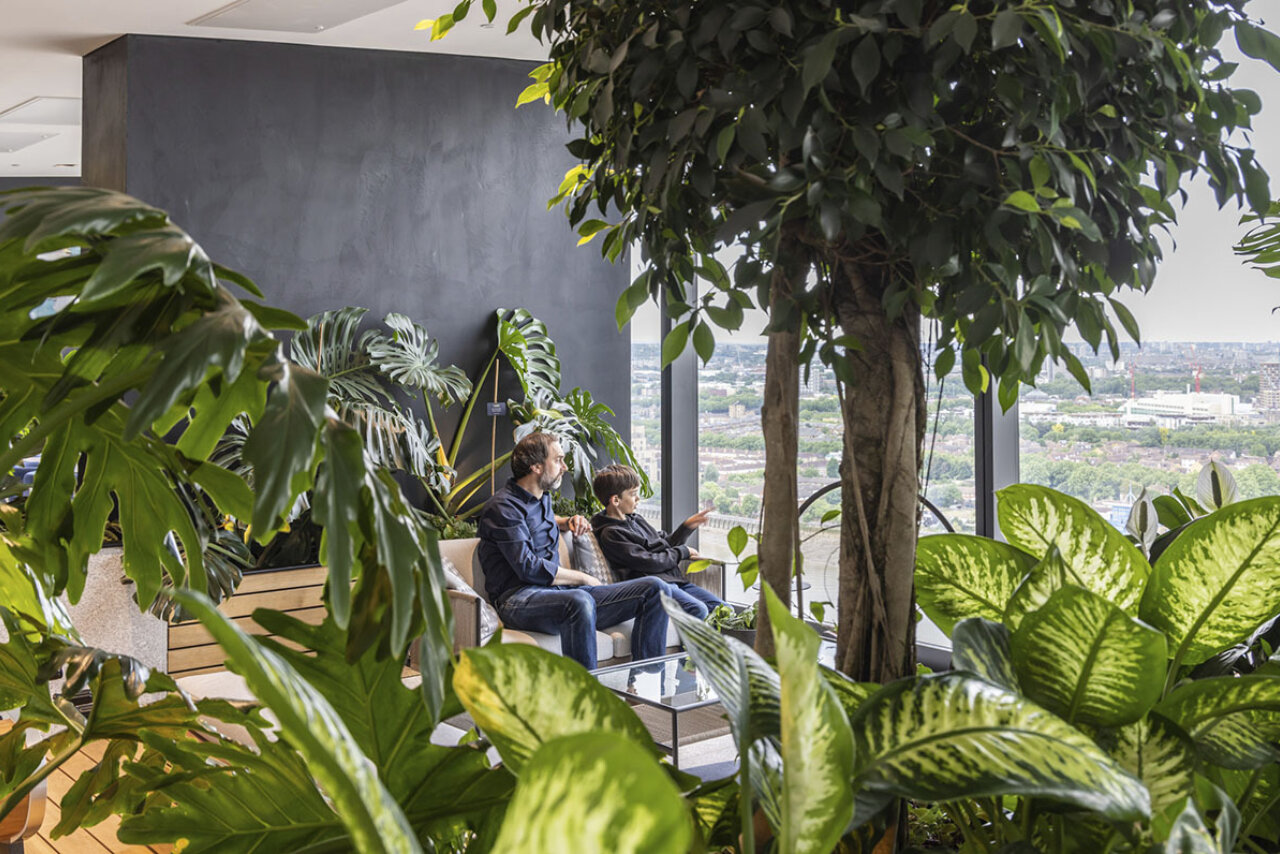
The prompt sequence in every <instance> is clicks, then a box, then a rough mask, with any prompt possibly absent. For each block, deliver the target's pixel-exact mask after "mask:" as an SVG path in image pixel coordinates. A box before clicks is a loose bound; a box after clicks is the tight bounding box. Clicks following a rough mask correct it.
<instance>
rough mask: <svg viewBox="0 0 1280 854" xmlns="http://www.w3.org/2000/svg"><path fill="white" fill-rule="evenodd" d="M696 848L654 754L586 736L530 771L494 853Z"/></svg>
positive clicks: (540, 755)
mask: <svg viewBox="0 0 1280 854" xmlns="http://www.w3.org/2000/svg"><path fill="white" fill-rule="evenodd" d="M548 654H549V653H548ZM584 675H585V671H584ZM587 678H588V679H590V678H591V677H589V676H588V677H587ZM692 841H693V817H692V816H691V815H690V813H689V808H688V807H687V806H686V805H685V802H684V799H683V798H681V797H680V792H679V791H678V790H677V789H676V787H675V784H674V783H672V782H671V780H670V778H669V777H668V776H667V774H666V772H665V771H663V770H662V766H660V765H659V764H658V762H657V760H656V759H654V757H653V754H652V752H650V751H649V750H646V749H645V748H643V747H641V746H640V745H639V744H637V743H635V742H634V741H631V740H629V739H625V738H618V737H617V736H616V735H612V734H609V733H604V732H579V733H575V734H574V735H565V736H560V737H558V738H553V739H551V740H550V741H548V742H546V743H545V744H542V745H541V746H540V747H539V748H538V750H537V751H536V752H535V753H534V754H533V755H532V757H530V759H529V761H528V762H527V763H526V764H525V765H524V767H523V770H522V771H521V772H520V782H519V783H517V784H516V792H515V796H514V797H513V798H512V799H511V804H510V805H509V806H508V807H507V814H506V818H505V819H504V820H503V822H502V830H501V831H500V832H499V834H498V839H497V841H496V842H495V843H494V844H493V850H495V851H519V852H521V854H563V852H565V851H569V850H572V851H574V852H575V854H597V852H598V854H629V852H634V854H662V852H670V854H685V852H686V851H688V850H689V846H690V844H691V843H692Z"/></svg>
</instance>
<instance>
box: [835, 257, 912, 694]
mask: <svg viewBox="0 0 1280 854" xmlns="http://www.w3.org/2000/svg"><path fill="white" fill-rule="evenodd" d="M881 269H882V268H868V269H860V268H859V267H857V266H856V265H854V264H852V263H850V262H844V263H842V264H841V265H838V266H835V267H834V268H833V276H834V278H835V282H834V289H833V291H834V299H835V308H836V316H837V317H838V319H839V322H840V326H841V329H842V331H843V333H844V334H845V335H851V336H853V337H854V338H856V339H857V341H858V343H859V344H860V345H861V349H853V348H850V349H849V350H848V353H847V355H846V357H845V358H846V359H847V360H848V362H849V363H850V365H849V367H850V368H851V370H850V371H849V374H850V375H851V376H852V378H853V384H850V385H844V386H842V387H841V411H842V414H843V418H844V448H843V459H842V460H841V463H840V479H841V482H842V486H843V488H842V499H841V524H840V602H839V608H838V613H839V621H840V622H839V633H838V636H837V652H836V663H837V666H838V667H839V669H840V670H841V671H843V672H844V673H846V674H848V675H849V676H851V677H852V678H854V679H858V680H860V681H871V682H888V681H890V680H892V679H897V678H899V677H901V676H906V675H909V674H911V673H914V672H915V625H916V621H915V587H914V584H913V576H914V571H915V555H916V533H917V526H918V524H919V517H920V510H919V493H920V459H921V451H922V448H923V443H924V421H925V408H924V376H923V373H922V369H921V364H922V360H921V355H920V312H919V309H918V307H917V306H915V305H914V304H911V303H908V304H907V306H906V307H905V308H904V310H903V311H902V313H901V315H900V316H899V317H897V318H896V319H894V320H892V321H890V320H889V319H888V318H887V316H886V314H885V310H884V306H883V296H884V285H883V282H882V281H881V280H880V276H881V275H882V272H881Z"/></svg>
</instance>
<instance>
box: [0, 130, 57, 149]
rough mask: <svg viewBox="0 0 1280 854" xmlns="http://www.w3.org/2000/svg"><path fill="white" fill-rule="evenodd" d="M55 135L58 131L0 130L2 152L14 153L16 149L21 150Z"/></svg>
mask: <svg viewBox="0 0 1280 854" xmlns="http://www.w3.org/2000/svg"><path fill="white" fill-rule="evenodd" d="M55 136H57V134H56V133H18V132H15V131H7V130H4V131H0V154H12V153H13V152H15V151H21V150H22V149H24V148H27V147H28V146H32V145H35V144H36V143H37V142H44V141H45V140H46V139H50V138H51V137H55Z"/></svg>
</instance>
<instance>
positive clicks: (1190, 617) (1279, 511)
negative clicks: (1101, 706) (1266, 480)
mask: <svg viewBox="0 0 1280 854" xmlns="http://www.w3.org/2000/svg"><path fill="white" fill-rule="evenodd" d="M1278 562H1280V498H1277V497H1275V496H1269V497H1266V498H1255V499H1253V500H1252V501H1241V502H1239V503H1237V504H1232V505H1230V506H1229V507H1224V508H1223V509H1222V510H1219V511H1217V512H1215V513H1213V514H1212V515H1210V516H1206V517H1205V518H1203V519H1200V520H1197V521H1196V522H1195V523H1194V524H1192V525H1191V526H1189V527H1188V528H1187V529H1186V530H1185V531H1183V533H1182V535H1181V536H1179V537H1178V538H1177V539H1176V540H1174V541H1173V544H1172V545H1171V546H1169V548H1168V549H1166V550H1165V552H1164V553H1163V554H1162V555H1160V559H1159V560H1157V561H1156V566H1155V571H1154V573H1153V575H1152V576H1151V582H1150V583H1149V584H1148V585H1147V592H1146V594H1145V595H1144V596H1143V597H1142V612H1141V613H1142V618H1143V619H1144V620H1146V621H1147V622H1148V623H1151V624H1152V625H1153V626H1156V627H1157V628H1160V629H1163V630H1164V631H1165V632H1166V633H1167V634H1168V635H1169V642H1170V644H1172V645H1173V646H1174V649H1175V650H1176V653H1175V656H1176V658H1177V660H1178V661H1179V662H1180V663H1182V664H1197V663H1199V662H1201V661H1204V660H1205V659H1206V658H1208V657H1209V656H1211V655H1214V654H1215V653H1217V652H1218V651H1219V650H1222V649H1225V648H1226V647H1229V646H1231V645H1233V644H1235V643H1237V642H1239V641H1241V640H1243V639H1245V638H1246V637H1248V636H1249V635H1250V633H1251V632H1253V630H1254V629H1256V628H1257V627H1258V626H1259V625H1261V623H1262V622H1263V621H1264V620H1267V619H1268V618H1270V617H1272V616H1274V615H1275V614H1276V612H1278V611H1280V573H1277V572H1276V566H1277V563H1278Z"/></svg>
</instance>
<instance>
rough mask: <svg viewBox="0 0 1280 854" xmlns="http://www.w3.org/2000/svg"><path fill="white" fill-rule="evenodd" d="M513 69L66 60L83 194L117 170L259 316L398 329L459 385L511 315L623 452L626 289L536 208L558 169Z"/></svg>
mask: <svg viewBox="0 0 1280 854" xmlns="http://www.w3.org/2000/svg"><path fill="white" fill-rule="evenodd" d="M531 67H532V65H531V64H530V63H526V62H516V61H509V60H494V59H479V58H472V57H454V56H442V55H427V54H414V53H397V52H390V51H364V50H347V49H339V48H324V47H310V46H297V45H280V44H264V43H257V42H237V41H217V40H204V39H179V38H168V37H154V36H125V37H124V38H123V39H121V40H117V41H116V42H113V43H111V44H109V45H106V46H104V47H103V48H101V49H100V50H99V51H96V52H95V53H94V54H90V56H88V57H86V64H85V69H86V70H85V99H86V108H85V121H86V127H85V139H86V140H94V147H93V149H88V148H87V149H86V152H85V163H86V169H85V176H86V181H90V180H92V179H91V176H96V175H102V176H104V177H106V178H107V179H108V180H110V179H111V176H113V174H114V173H115V172H117V171H118V164H119V163H121V162H123V163H124V164H125V173H124V188H125V189H126V190H127V191H128V192H129V193H131V194H133V195H135V196H138V197H140V198H142V199H145V200H146V201H148V202H151V203H153V204H155V205H158V206H159V207H161V208H164V209H166V210H168V211H170V213H171V214H172V216H173V218H174V220H175V221H176V222H178V223H179V224H180V225H182V226H183V227H184V228H186V229H187V230H188V231H190V232H191V234H192V235H194V236H195V238H196V239H197V240H198V241H199V242H200V243H201V244H202V245H203V246H204V247H205V249H206V250H207V251H208V252H209V254H210V255H211V256H212V257H213V258H214V259H215V260H217V261H219V262H220V263H223V264H225V265H227V266H230V267H232V268H235V269H238V270H241V271H243V272H245V273H247V274H248V275H249V276H250V277H251V278H253V279H254V280H255V281H256V282H257V283H258V284H259V286H260V287H261V288H262V290H263V291H264V292H265V293H266V295H267V299H268V301H269V302H271V303H273V304H276V305H280V306H283V307H285V308H288V309H291V310H293V311H295V312H297V313H299V314H302V315H304V316H305V315H308V314H311V313H314V312H318V311H321V310H324V309H328V308H337V307H340V306H343V305H348V304H356V305H363V306H366V307H368V308H369V309H371V313H372V314H373V315H375V316H378V317H381V316H382V315H383V314H385V313H386V312H389V311H399V312H403V313H405V314H408V315H409V316H410V317H413V318H414V319H416V320H418V321H419V322H421V323H423V324H424V325H425V326H426V328H427V329H428V331H429V332H430V333H431V334H432V335H434V336H436V337H438V338H439V340H440V342H441V357H442V359H444V360H447V361H449V362H453V363H456V364H458V365H459V366H461V367H462V368H463V369H464V370H466V371H467V372H468V373H469V374H473V373H475V372H476V371H478V369H479V367H481V366H482V364H483V360H484V359H485V358H486V357H487V355H488V353H489V352H490V349H491V345H490V341H491V329H492V325H491V317H492V315H493V311H494V309H497V308H499V307H505V308H511V307H517V306H523V307H525V308H528V309H529V310H530V311H531V312H533V313H534V315H536V316H538V317H540V318H542V319H543V320H544V321H546V323H547V324H548V326H549V328H550V331H551V334H552V337H553V338H554V339H555V340H556V343H557V345H558V351H559V355H560V357H561V360H562V362H563V365H564V387H565V389H566V390H568V389H569V388H572V387H573V386H575V385H580V386H583V387H584V388H587V389H588V390H590V391H591V392H592V393H593V394H594V395H595V396H596V398H597V399H599V400H602V401H604V402H605V403H607V404H609V405H610V406H611V407H612V408H613V409H614V411H615V412H616V413H617V414H618V418H617V420H616V423H617V425H618V427H619V429H620V430H621V431H622V432H623V435H626V434H627V430H628V427H629V423H630V393H629V389H630V347H629V342H628V339H627V338H626V337H624V336H623V335H620V334H619V333H618V332H617V331H616V329H617V327H616V325H615V323H614V319H613V308H614V303H615V301H616V299H617V296H618V294H619V293H620V292H621V289H622V288H623V287H625V285H626V283H627V276H628V271H627V268H626V265H625V264H619V265H616V266H612V265H609V264H607V263H605V262H604V261H602V260H601V259H600V257H599V251H598V249H597V248H596V246H595V244H592V245H591V246H590V247H587V248H578V247H577V246H576V235H574V233H573V232H572V231H571V229H570V228H569V226H568V223H567V222H566V220H565V218H564V216H563V214H561V213H560V212H559V211H552V212H548V211H547V209H546V200H547V199H548V198H549V197H550V196H551V195H553V194H554V192H555V188H556V186H557V185H558V184H559V182H560V180H561V178H562V177H563V175H564V173H565V171H566V170H567V169H568V168H569V167H570V166H572V165H573V163H574V161H573V160H572V158H571V157H570V156H569V155H568V153H567V152H566V151H565V150H564V143H565V142H566V141H567V139H568V136H567V132H566V130H565V127H564V122H563V119H562V118H561V117H559V116H556V115H554V114H552V112H551V111H550V110H549V109H546V108H544V107H542V106H541V105H533V106H529V107H522V108H521V109H519V110H516V109H514V104H515V99H516V96H517V95H518V94H519V92H520V91H521V90H522V89H523V88H524V86H525V85H526V84H527V83H528V82H529V81H528V78H527V77H526V75H527V73H528V71H529V70H530V68H531ZM122 69H123V77H122V76H121V75H122ZM121 79H125V80H127V84H126V87H127V94H126V96H125V97H121V96H120V86H119V81H120V80H121ZM99 95H101V98H100V99H99V97H98V96H99ZM122 110H123V111H124V113H125V118H124V120H123V121H121V120H120V112H121V111H122ZM122 157H123V160H122V159H121V158H122ZM91 161H92V162H91ZM504 394H510V395H512V396H516V389H513V388H512V387H511V386H506V387H505V388H504ZM483 420H485V421H487V419H483ZM477 426H479V425H477ZM484 426H485V429H484V430H483V432H484V433H485V434H486V435H485V437H484V442H483V444H484V453H485V454H486V455H487V452H488V437H487V434H488V428H487V424H486V425H484ZM502 435H503V431H502V430H501V429H500V433H499V436H500V441H501V438H502ZM508 435H509V434H508ZM499 452H501V449H500V451H499Z"/></svg>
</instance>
